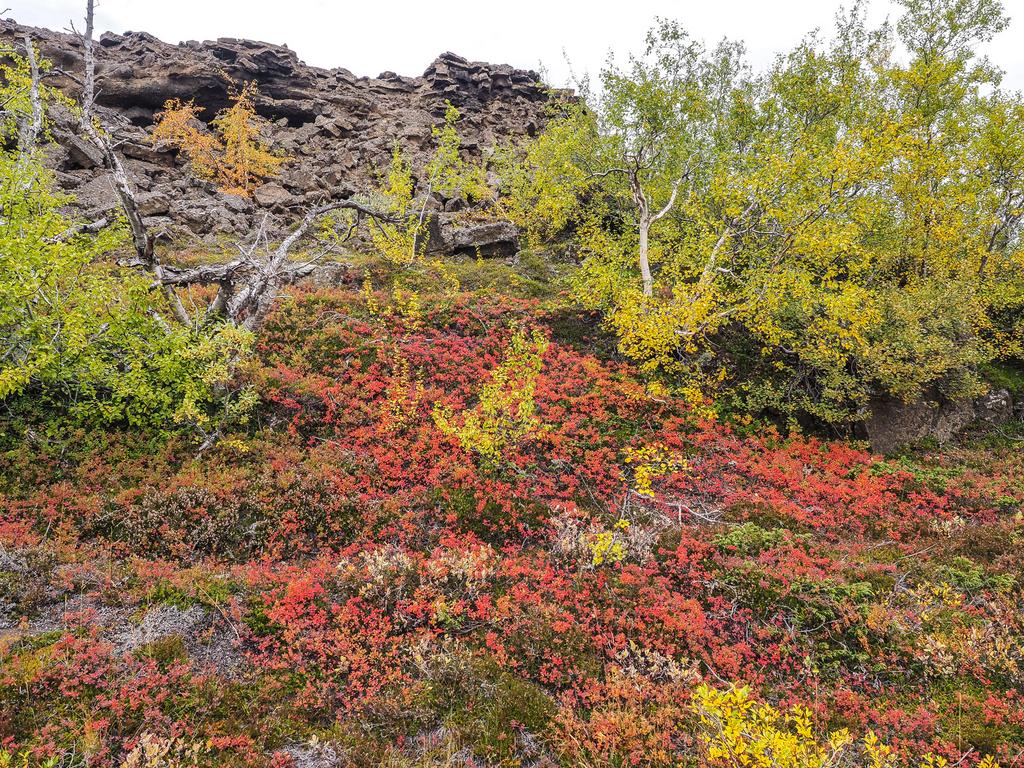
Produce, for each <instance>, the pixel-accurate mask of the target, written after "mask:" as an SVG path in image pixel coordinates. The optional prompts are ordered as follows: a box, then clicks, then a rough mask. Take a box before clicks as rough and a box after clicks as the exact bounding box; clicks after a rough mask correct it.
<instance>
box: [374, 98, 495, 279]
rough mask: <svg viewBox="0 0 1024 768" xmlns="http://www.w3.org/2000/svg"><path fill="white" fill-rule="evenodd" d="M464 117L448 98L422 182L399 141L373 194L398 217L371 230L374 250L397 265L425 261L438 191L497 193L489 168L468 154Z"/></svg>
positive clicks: (464, 195)
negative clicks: (462, 134)
mask: <svg viewBox="0 0 1024 768" xmlns="http://www.w3.org/2000/svg"><path fill="white" fill-rule="evenodd" d="M459 117H460V114H459V110H458V109H456V108H455V107H454V106H452V104H451V103H450V102H448V104H447V107H446V109H445V115H444V123H443V124H442V125H440V126H435V127H434V129H433V137H434V152H433V154H432V155H431V157H430V159H429V161H428V162H427V165H426V167H425V168H424V169H423V178H422V179H421V180H420V184H419V185H417V181H416V180H415V179H414V177H413V168H412V165H411V164H410V162H409V160H408V158H407V157H406V156H405V153H404V152H403V151H402V147H401V145H400V144H399V143H398V142H397V141H396V142H395V145H394V148H393V150H392V153H391V162H390V164H389V165H388V167H387V169H386V171H385V172H384V174H383V178H382V179H381V184H380V187H379V189H378V190H376V192H375V193H374V194H372V195H371V198H372V201H373V202H374V203H375V204H376V205H377V207H378V208H379V209H381V210H382V211H384V212H386V213H389V214H391V216H393V217H394V218H395V219H396V221H395V222H383V223H378V225H376V226H374V227H373V228H372V229H371V230H370V239H371V242H372V243H373V246H374V248H375V249H376V250H377V251H378V252H379V253H380V254H381V255H382V256H384V258H385V259H386V260H387V261H388V263H389V264H391V265H392V266H395V267H409V266H411V265H412V264H415V263H416V262H417V261H419V260H420V259H422V257H423V254H424V253H425V251H426V249H427V246H428V245H429V237H430V226H429V217H428V214H429V213H430V211H429V210H428V206H429V204H430V202H431V200H432V199H433V196H434V195H441V196H443V197H447V198H461V199H464V200H467V201H473V200H482V199H486V198H489V197H490V196H491V190H490V188H489V187H488V185H487V176H486V172H485V169H484V166H483V165H479V164H474V163H470V162H467V161H466V160H464V159H463V157H462V154H461V147H462V139H461V137H460V136H459V132H458V129H457V127H456V125H457V123H458V121H459Z"/></svg>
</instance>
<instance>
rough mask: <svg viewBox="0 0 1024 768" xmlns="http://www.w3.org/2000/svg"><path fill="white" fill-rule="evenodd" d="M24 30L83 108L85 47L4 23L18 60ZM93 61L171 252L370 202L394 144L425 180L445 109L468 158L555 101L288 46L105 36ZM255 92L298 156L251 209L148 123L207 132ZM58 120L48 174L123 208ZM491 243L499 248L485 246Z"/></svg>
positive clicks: (94, 157)
mask: <svg viewBox="0 0 1024 768" xmlns="http://www.w3.org/2000/svg"><path fill="white" fill-rule="evenodd" d="M26 31H27V32H29V34H30V35H31V36H32V38H33V40H34V41H35V42H36V44H37V45H38V46H39V48H40V51H41V53H42V55H43V56H44V57H45V58H46V59H48V60H49V61H50V62H52V64H53V70H52V71H51V73H50V74H49V75H48V82H49V83H50V84H52V85H56V86H58V87H60V88H61V89H62V90H64V91H65V92H67V93H68V94H70V95H72V96H75V95H76V94H77V90H78V88H79V85H78V79H77V76H78V75H79V74H80V73H81V72H82V68H83V61H82V46H81V44H80V42H79V41H78V39H77V38H76V37H75V36H73V35H70V34H63V33H58V32H53V31H51V30H47V29H37V28H30V27H23V26H20V25H18V24H17V23H16V22H14V21H11V20H3V21H0V40H2V41H3V42H4V43H6V44H8V45H11V46H15V47H17V48H20V47H21V45H22V42H21V40H22V38H23V35H24V33H25V32H26ZM96 50H97V76H98V94H97V103H98V105H99V109H98V112H99V114H100V116H101V117H102V119H103V120H104V122H105V123H106V124H107V125H108V126H109V127H111V128H112V129H113V131H114V133H115V136H116V138H117V140H118V142H119V146H120V149H121V152H122V153H123V155H124V157H125V159H126V165H127V166H128V169H129V172H130V173H131V174H132V176H133V182H134V183H135V185H136V187H137V189H138V190H139V191H140V203H141V204H142V206H143V213H144V214H145V215H146V216H147V217H148V219H149V221H148V223H149V224H150V225H151V226H152V227H154V228H156V229H157V230H162V231H165V232H167V234H168V235H169V236H171V237H173V238H175V239H179V238H182V237H184V238H188V237H203V238H206V239H213V238H216V237H217V236H236V235H241V234H243V233H245V232H248V231H250V229H251V228H252V227H253V225H254V222H255V221H256V219H257V218H262V217H263V216H264V215H266V214H269V215H270V217H271V221H272V222H273V223H274V225H276V226H283V225H285V224H287V223H289V222H290V221H292V220H294V219H295V218H297V217H298V216H299V214H300V213H301V211H302V210H303V209H304V208H306V207H308V206H309V205H311V204H313V203H314V202H316V201H323V200H326V199H336V198H339V197H346V196H348V195H350V194H351V193H352V191H353V190H360V189H368V188H369V187H370V186H371V185H372V182H373V178H374V174H375V171H376V169H380V168H382V167H383V166H385V165H386V163H387V162H388V160H389V158H390V154H391V151H392V147H393V146H394V143H395V141H398V142H399V143H400V144H401V146H402V147H403V149H404V151H405V152H406V153H407V154H408V155H409V157H410V159H411V161H412V164H413V168H414V170H415V169H419V168H422V166H423V164H424V163H425V160H426V158H427V156H428V154H429V152H430V149H431V146H432V129H433V128H434V126H436V125H438V124H440V123H441V122H442V121H443V119H444V113H445V106H446V102H451V103H452V104H453V105H455V106H456V107H458V108H459V110H460V111H461V113H462V119H461V120H460V123H459V131H460V134H461V135H462V137H463V150H464V152H465V153H466V155H467V156H468V157H479V156H480V155H481V154H482V153H483V152H485V151H487V150H489V149H490V148H493V147H495V146H498V145H501V144H503V143H507V142H510V141H515V140H516V139H517V138H520V137H522V136H527V135H532V134H534V133H536V132H537V131H538V130H539V129H540V128H541V127H542V125H543V123H544V119H545V106H546V104H547V103H548V101H549V99H550V92H549V91H548V90H547V89H546V87H545V86H543V85H542V84H541V83H540V82H539V77H538V75H537V73H535V72H532V71H526V70H520V69H513V68H512V67H510V66H507V65H492V64H484V63H479V62H470V61H467V60H465V59H463V58H461V57H459V56H456V55H455V54H452V53H445V54H442V55H441V56H440V57H438V58H437V60H436V61H434V62H433V63H432V64H431V65H430V66H429V67H428V68H427V70H426V72H424V73H423V75H422V76H420V77H401V76H399V75H396V74H394V73H391V72H385V73H383V74H381V75H379V76H378V77H376V78H366V77H356V76H355V75H353V74H352V73H351V72H349V71H348V70H345V69H331V70H326V69H319V68H316V67H310V66H307V65H306V64H304V63H303V62H301V61H300V60H299V58H298V56H297V55H296V54H295V52H293V51H292V50H290V49H288V48H287V47H284V46H277V45H271V44H268V43H260V42H254V41H250V40H235V39H226V38H222V39H219V40H215V41H206V42H196V41H189V42H186V43H181V44H179V45H171V44H168V43H164V42H162V41H160V40H158V39H156V38H155V37H153V36H152V35H149V34H146V33H144V32H126V33H124V34H120V35H118V34H111V33H108V34H105V35H103V36H102V37H101V38H100V40H99V44H98V45H97V48H96ZM248 81H256V83H257V84H258V86H259V89H260V96H259V99H258V101H257V104H256V107H257V110H258V112H259V113H260V114H261V115H262V116H264V117H266V118H267V119H268V120H270V121H271V123H272V135H270V136H268V137H267V138H268V140H269V141H270V143H271V146H272V147H273V148H274V149H277V150H281V151H283V152H284V153H286V154H287V155H288V156H289V157H290V159H289V161H288V163H287V164H286V165H285V166H284V169H283V171H282V174H281V176H280V178H279V179H276V180H274V181H272V182H270V183H268V184H266V185H265V186H264V187H262V188H260V189H258V190H256V193H255V194H254V195H253V197H252V198H251V199H246V198H240V197H235V196H231V195H224V194H221V193H219V192H217V190H216V189H214V188H213V187H212V186H211V185H210V184H208V183H205V182H202V181H198V180H196V179H194V178H192V177H190V176H189V174H188V172H187V169H186V167H185V163H184V159H183V158H179V157H177V156H176V153H175V152H174V151H173V150H169V149H163V148H157V147H154V146H153V145H152V144H151V142H150V141H149V140H148V129H149V128H150V127H151V126H152V124H153V119H154V115H155V114H156V113H157V112H158V111H160V109H161V108H162V107H163V105H164V103H165V102H166V101H167V100H169V99H174V98H178V99H182V100H186V101H187V100H190V99H194V100H195V102H196V104H198V105H199V106H201V107H202V108H203V112H202V113H201V117H202V118H203V119H206V120H208V119H210V118H211V117H212V116H213V115H214V114H215V113H216V112H217V111H218V110H220V109H222V108H223V107H225V106H227V105H228V104H229V93H230V90H231V88H233V87H237V86H238V85H240V84H242V83H245V82H248ZM51 119H52V133H53V138H54V139H55V144H54V146H53V148H52V150H51V157H50V164H51V165H52V167H53V169H54V170H55V172H56V174H57V180H58V183H59V184H60V185H61V187H62V188H63V189H65V190H66V191H68V192H71V193H73V194H74V195H75V197H76V198H77V201H78V202H77V206H78V207H79V208H80V210H81V212H82V213H83V214H84V215H86V216H99V215H102V214H103V213H104V212H106V211H107V210H110V209H113V208H115V207H116V205H117V201H116V198H115V197H114V194H113V192H112V191H111V188H110V184H109V180H108V179H107V178H106V171H105V170H104V169H103V168H102V166H101V158H100V157H99V155H98V153H97V152H96V150H95V148H94V147H92V145H90V144H89V143H87V142H84V141H82V140H81V139H79V138H78V137H77V135H76V130H75V122H74V120H73V119H72V116H71V115H70V113H68V112H67V111H62V110H61V109H59V108H58V109H53V110H51ZM432 207H434V208H435V209H437V210H438V211H441V212H442V213H441V219H442V220H443V219H444V216H443V210H444V209H445V208H447V209H448V210H453V209H456V208H458V207H459V201H446V200H444V199H437V200H436V201H435V204H434V205H433V206H432ZM442 228H443V229H445V244H446V245H450V248H449V249H450V250H454V249H458V248H464V247H468V246H469V245H472V246H476V245H481V244H482V245H483V246H485V248H486V250H488V251H489V252H492V253H503V252H506V251H508V250H512V249H514V247H515V245H516V242H515V238H514V235H515V233H514V232H511V233H510V232H509V228H508V227H507V226H506V227H498V228H495V229H494V232H493V233H480V232H476V233H470V234H469V235H466V234H464V233H463V234H460V233H459V232H458V231H455V230H453V229H452V228H451V227H450V226H449V227H447V228H444V227H442ZM488 234H491V235H493V236H494V237H497V238H499V241H498V242H491V241H489V240H488V239H487V235H488ZM481 237H482V239H481ZM474 238H476V240H480V241H481V242H476V240H474ZM467 244H468V245H467Z"/></svg>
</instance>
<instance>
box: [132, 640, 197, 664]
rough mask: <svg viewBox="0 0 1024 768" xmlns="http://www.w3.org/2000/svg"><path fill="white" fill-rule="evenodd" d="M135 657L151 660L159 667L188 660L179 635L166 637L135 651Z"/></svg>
mask: <svg viewBox="0 0 1024 768" xmlns="http://www.w3.org/2000/svg"><path fill="white" fill-rule="evenodd" d="M135 655H136V656H138V657H139V658H140V659H152V660H153V661H155V662H156V663H157V664H159V665H160V666H161V667H167V666H170V665H171V664H173V663H174V662H176V661H185V660H186V659H188V650H187V649H186V648H185V639H184V638H183V637H182V636H181V635H168V636H167V637H161V638H159V639H158V640H154V641H153V642H151V643H146V644H145V645H143V646H142V647H140V648H138V649H136V651H135Z"/></svg>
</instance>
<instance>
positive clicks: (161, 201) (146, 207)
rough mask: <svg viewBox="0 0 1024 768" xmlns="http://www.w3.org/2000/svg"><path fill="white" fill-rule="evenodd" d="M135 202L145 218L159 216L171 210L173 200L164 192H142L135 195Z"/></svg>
mask: <svg viewBox="0 0 1024 768" xmlns="http://www.w3.org/2000/svg"><path fill="white" fill-rule="evenodd" d="M135 202H136V203H138V206H139V213H141V214H142V215H143V216H159V215H161V214H164V213H167V212H168V211H170V209H171V200H170V198H169V197H167V195H165V194H164V193H163V192H140V193H139V194H137V195H135Z"/></svg>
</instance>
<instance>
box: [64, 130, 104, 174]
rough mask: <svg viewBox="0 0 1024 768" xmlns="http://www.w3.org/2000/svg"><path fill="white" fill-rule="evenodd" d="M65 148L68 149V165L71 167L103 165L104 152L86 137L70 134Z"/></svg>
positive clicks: (65, 142) (88, 167)
mask: <svg viewBox="0 0 1024 768" xmlns="http://www.w3.org/2000/svg"><path fill="white" fill-rule="evenodd" d="M64 148H65V149H66V150H67V163H66V167H67V168H69V169H72V168H85V169H90V168H99V167H101V166H102V165H103V153H102V152H100V151H99V149H97V148H96V147H95V146H93V145H92V144H90V143H89V142H88V141H86V140H85V139H80V138H79V137H78V136H74V135H72V136H68V137H67V138H66V139H65V140H64Z"/></svg>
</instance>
